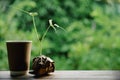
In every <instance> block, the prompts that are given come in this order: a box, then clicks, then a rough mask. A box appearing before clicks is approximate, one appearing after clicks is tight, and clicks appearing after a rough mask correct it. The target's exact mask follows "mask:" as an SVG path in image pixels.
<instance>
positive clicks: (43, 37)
mask: <svg viewBox="0 0 120 80" xmlns="http://www.w3.org/2000/svg"><path fill="white" fill-rule="evenodd" d="M49 29H50V26H49V27H48V28H47V29H46V31H45V33H44V34H43V36H42V38H41V41H40V42H41V43H40V45H41V48H40V49H41V50H40V51H41V53H42V41H43V40H44V39H45V36H46V34H47V32H48V30H49Z"/></svg>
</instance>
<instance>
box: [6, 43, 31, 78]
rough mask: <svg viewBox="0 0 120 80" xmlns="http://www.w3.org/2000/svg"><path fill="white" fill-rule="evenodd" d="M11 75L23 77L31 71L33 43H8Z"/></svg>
mask: <svg viewBox="0 0 120 80" xmlns="http://www.w3.org/2000/svg"><path fill="white" fill-rule="evenodd" d="M6 46H7V53H8V63H9V69H10V75H11V76H12V77H14V76H22V75H26V74H27V73H28V71H29V65H30V56H31V46H32V41H6Z"/></svg>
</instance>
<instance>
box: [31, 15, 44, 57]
mask: <svg viewBox="0 0 120 80" xmlns="http://www.w3.org/2000/svg"><path fill="white" fill-rule="evenodd" d="M32 19H33V26H34V31H35V33H36V35H37V39H38V41H39V42H40V45H39V46H40V55H41V54H42V43H41V41H40V39H39V36H38V31H37V28H36V24H35V19H34V16H32Z"/></svg>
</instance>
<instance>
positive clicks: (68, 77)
mask: <svg viewBox="0 0 120 80" xmlns="http://www.w3.org/2000/svg"><path fill="white" fill-rule="evenodd" d="M16 79H17V80H120V71H113V70H62V71H58V70H57V71H55V72H54V73H51V74H49V75H47V76H41V77H34V75H31V74H28V75H26V76H21V77H16V78H12V77H10V71H0V80H16Z"/></svg>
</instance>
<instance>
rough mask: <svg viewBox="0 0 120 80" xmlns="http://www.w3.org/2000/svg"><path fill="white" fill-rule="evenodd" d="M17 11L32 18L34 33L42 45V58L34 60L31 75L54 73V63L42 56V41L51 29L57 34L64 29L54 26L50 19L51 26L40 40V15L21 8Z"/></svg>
mask: <svg viewBox="0 0 120 80" xmlns="http://www.w3.org/2000/svg"><path fill="white" fill-rule="evenodd" d="M17 9H18V10H20V11H22V12H24V13H27V14H28V15H30V16H31V17H32V21H33V26H34V31H35V33H36V37H37V40H38V42H39V43H40V56H38V57H35V58H34V59H33V66H32V68H33V72H31V73H33V74H35V75H36V76H41V75H45V74H48V73H49V72H54V69H55V66H54V61H53V60H52V59H51V58H49V57H46V56H44V55H42V41H43V40H44V39H45V36H46V35H47V32H48V31H49V29H50V28H53V30H54V31H55V32H56V31H57V28H60V29H62V30H64V28H62V27H60V26H59V25H57V24H53V22H52V19H50V20H49V26H48V27H47V29H46V31H45V32H44V34H43V35H42V37H41V38H40V37H39V35H38V31H37V28H36V23H35V16H37V15H38V13H37V12H28V11H25V10H22V9H19V8H17ZM64 31H65V30H64Z"/></svg>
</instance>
